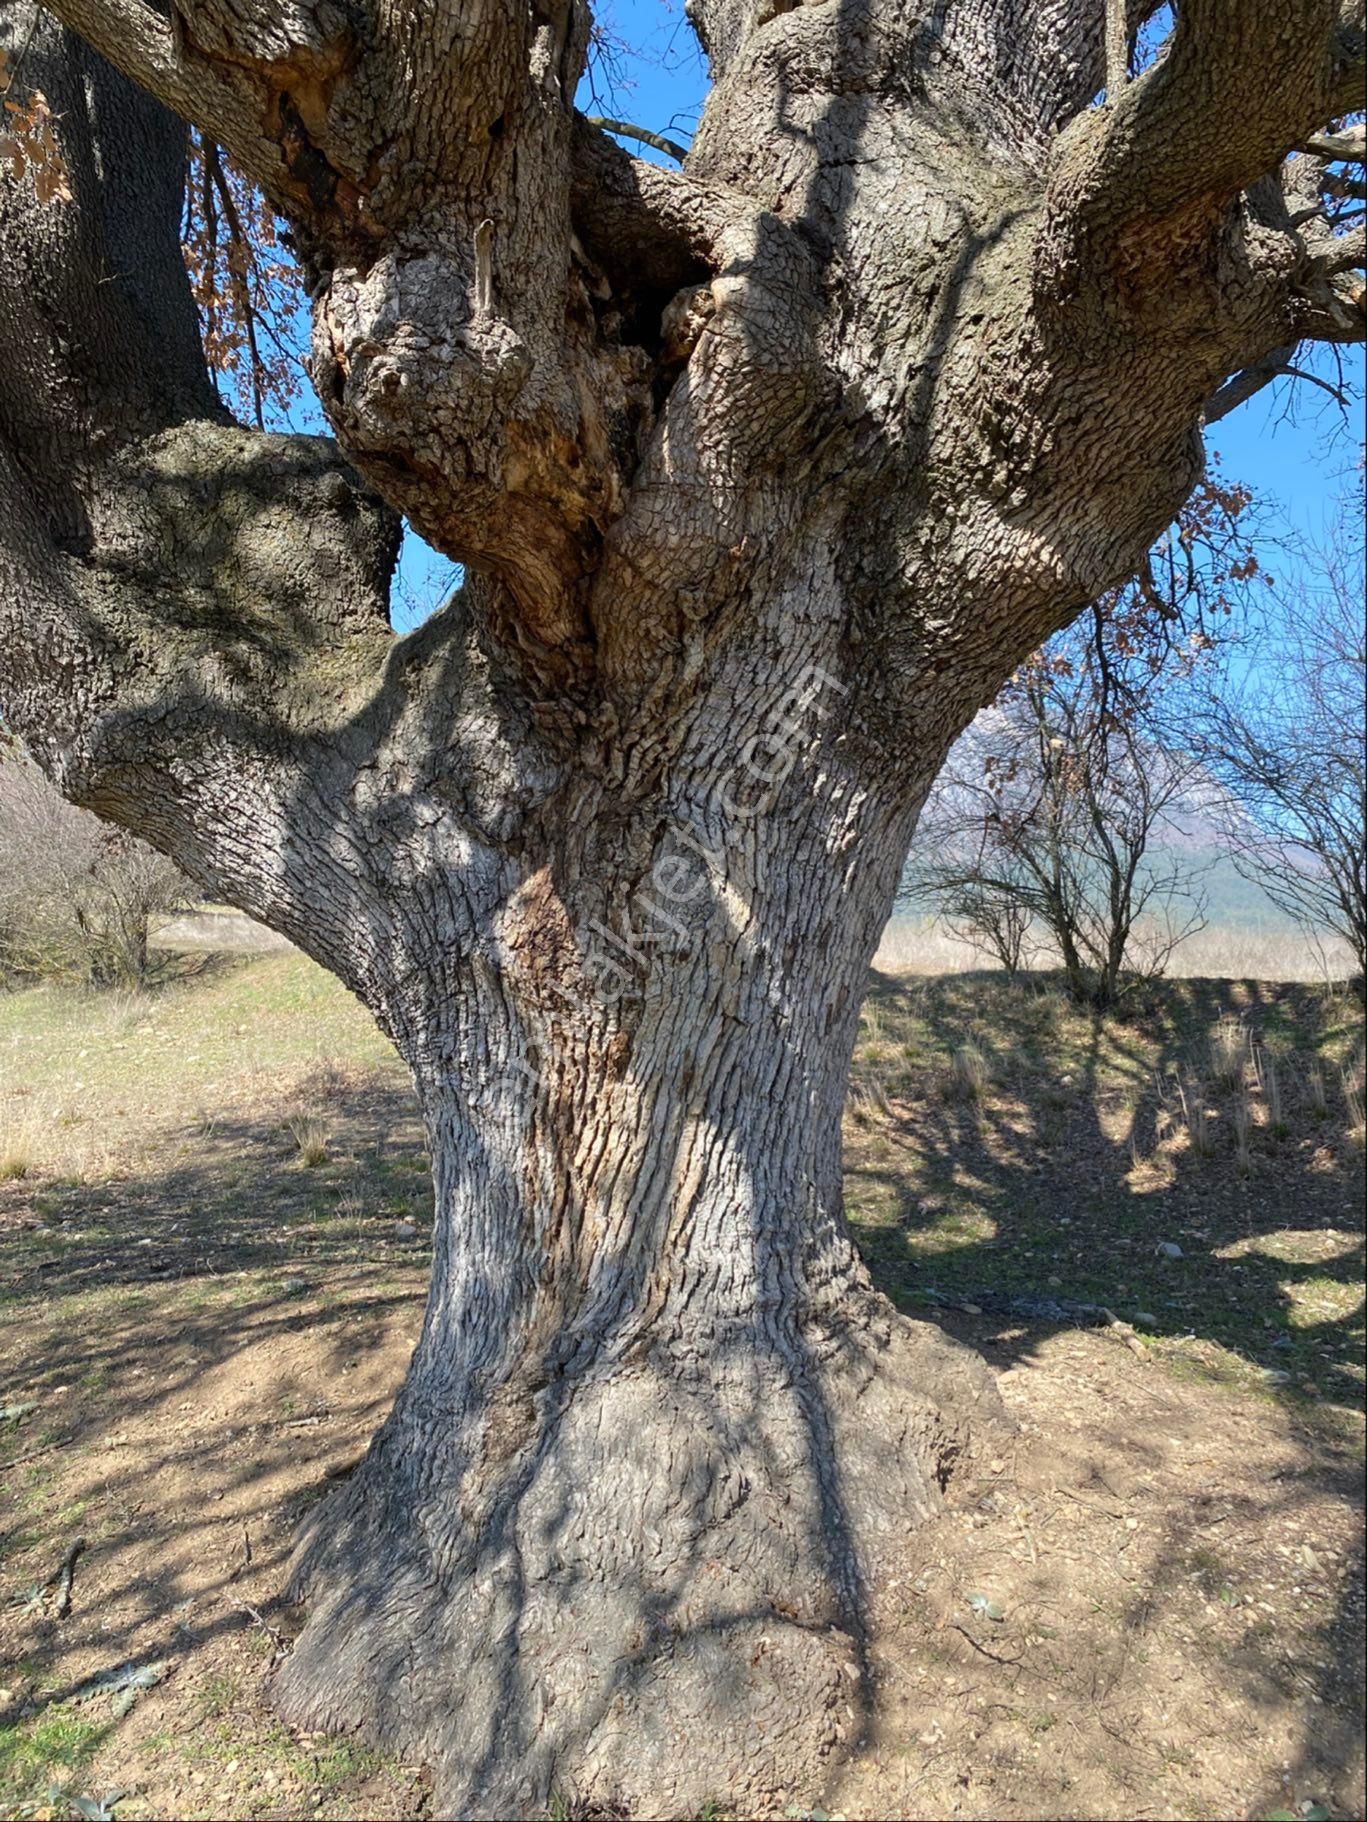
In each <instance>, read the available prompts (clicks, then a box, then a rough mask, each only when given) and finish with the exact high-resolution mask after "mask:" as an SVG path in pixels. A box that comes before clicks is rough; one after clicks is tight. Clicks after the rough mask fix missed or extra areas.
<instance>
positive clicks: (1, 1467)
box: [0, 1436, 71, 1474]
mask: <svg viewBox="0 0 1367 1822" xmlns="http://www.w3.org/2000/svg"><path fill="white" fill-rule="evenodd" d="M70 1441H71V1437H70V1436H59V1437H58V1438H57V1440H56V1441H55V1442H45V1443H43V1444H42V1445H41V1447H39V1448H36V1449H25V1450H24V1453H23V1454H22V1455H12V1456H11V1457H10V1459H9V1460H8V1461H0V1474H4V1473H6V1472H7V1471H8V1470H9V1469H10V1468H18V1467H20V1466H22V1465H23V1463H24V1462H26V1461H36V1460H37V1459H38V1457H39V1456H40V1455H50V1454H51V1453H52V1451H53V1450H54V1449H64V1448H65V1447H66V1445H67V1444H68V1443H69V1442H70Z"/></svg>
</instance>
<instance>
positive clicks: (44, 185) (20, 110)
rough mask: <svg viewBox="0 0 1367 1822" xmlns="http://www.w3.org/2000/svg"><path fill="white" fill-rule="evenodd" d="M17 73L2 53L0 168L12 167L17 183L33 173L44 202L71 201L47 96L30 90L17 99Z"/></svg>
mask: <svg viewBox="0 0 1367 1822" xmlns="http://www.w3.org/2000/svg"><path fill="white" fill-rule="evenodd" d="M17 73H18V72H17V70H12V69H11V68H10V61H9V53H8V52H7V51H3V50H0V114H2V115H3V118H2V119H0V169H4V168H5V167H8V175H9V176H10V178H11V179H13V180H14V181H15V182H20V181H21V180H22V179H23V178H24V177H25V176H26V175H27V174H28V173H30V172H31V173H32V176H33V187H34V190H35V191H36V193H37V197H38V200H39V202H40V203H50V202H70V201H72V190H71V179H70V176H69V174H68V172H67V168H66V160H65V159H64V158H63V157H62V149H61V147H60V146H59V145H58V143H57V136H56V133H55V132H54V131H53V123H54V116H53V112H52V109H51V107H50V106H49V105H48V99H47V96H46V95H45V94H44V93H43V91H42V90H41V89H30V90H29V92H28V95H27V97H26V98H25V99H23V100H16V99H15V94H16V93H17V92H18V91H15V86H14V85H15V78H16V76H17ZM12 91H13V92H12Z"/></svg>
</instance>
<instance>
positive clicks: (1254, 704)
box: [1189, 498, 1367, 977]
mask: <svg viewBox="0 0 1367 1822" xmlns="http://www.w3.org/2000/svg"><path fill="white" fill-rule="evenodd" d="M1363 555H1364V552H1363V531H1362V501H1361V499H1360V498H1358V499H1357V500H1355V501H1352V502H1350V503H1349V506H1348V509H1347V510H1345V511H1344V512H1343V513H1342V514H1341V515H1340V518H1339V521H1338V525H1337V528H1336V531H1335V534H1334V536H1333V538H1332V540H1330V541H1329V542H1328V543H1326V544H1322V545H1318V546H1316V545H1309V546H1302V547H1301V548H1300V550H1299V551H1298V553H1296V556H1295V559H1294V561H1293V562H1292V564H1291V566H1290V581H1289V585H1288V586H1287V587H1285V588H1282V589H1280V590H1279V591H1278V593H1277V595H1276V597H1275V598H1274V600H1273V601H1272V602H1271V603H1270V605H1269V608H1268V613H1267V631H1266V637H1265V638H1264V640H1263V641H1262V642H1261V644H1260V649H1259V653H1258V658H1257V662H1256V663H1255V664H1252V665H1247V666H1244V667H1243V668H1242V674H1241V677H1240V678H1239V679H1237V680H1232V679H1229V678H1225V679H1224V681H1223V683H1222V687H1221V688H1220V689H1219V690H1218V691H1206V692H1204V693H1203V695H1202V697H1201V699H1200V702H1199V707H1198V712H1197V713H1196V715H1195V717H1194V718H1193V726H1192V730H1191V733H1190V735H1189V738H1190V739H1191V741H1192V744H1193V746H1194V747H1195V748H1196V750H1197V751H1198V752H1199V753H1200V755H1201V757H1202V759H1203V761H1204V763H1205V764H1206V766H1207V767H1208V768H1209V770H1210V772H1211V774H1212V776H1213V777H1214V778H1216V779H1218V780H1219V781H1220V783H1221V784H1222V785H1223V786H1224V790H1225V797H1224V801H1223V808H1224V826H1225V835H1226V839H1227V840H1228V843H1229V847H1230V851H1231V854H1232V856H1233V859H1234V864H1235V865H1236V866H1237V867H1238V869H1239V871H1240V872H1241V873H1242V874H1243V875H1244V876H1245V878H1247V879H1249V880H1251V881H1252V882H1253V883H1254V884H1256V885H1258V886H1261V887H1262V889H1263V891H1265V892H1266V893H1267V895H1268V897H1269V898H1270V899H1272V900H1273V902H1274V903H1275V904H1277V905H1278V906H1279V907H1280V908H1281V909H1282V910H1283V911H1285V912H1286V913H1287V915H1288V916H1290V917H1292V918H1294V919H1295V920H1296V921H1297V922H1298V923H1299V924H1300V925H1301V927H1302V928H1303V929H1304V930H1305V932H1306V934H1307V936H1308V937H1309V938H1310V939H1311V940H1312V941H1313V940H1315V939H1317V938H1320V937H1322V936H1324V935H1325V934H1326V933H1327V932H1332V933H1333V934H1334V935H1336V936H1338V937H1340V938H1341V939H1342V940H1343V941H1344V942H1345V943H1346V944H1347V945H1348V948H1349V950H1350V951H1351V953H1352V955H1353V956H1354V958H1355V960H1356V970H1357V974H1358V976H1359V977H1362V976H1363V975H1364V973H1367V751H1365V750H1364V749H1365V748H1367V627H1365V626H1364V619H1363V606H1362V600H1363V580H1364V568H1363Z"/></svg>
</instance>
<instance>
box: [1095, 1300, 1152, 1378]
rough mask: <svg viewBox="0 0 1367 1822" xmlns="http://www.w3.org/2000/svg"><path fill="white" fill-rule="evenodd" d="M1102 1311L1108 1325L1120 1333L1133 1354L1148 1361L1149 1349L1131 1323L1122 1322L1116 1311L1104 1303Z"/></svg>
mask: <svg viewBox="0 0 1367 1822" xmlns="http://www.w3.org/2000/svg"><path fill="white" fill-rule="evenodd" d="M1101 1313H1102V1315H1103V1316H1104V1317H1105V1318H1106V1325H1107V1327H1108V1328H1113V1329H1114V1330H1115V1332H1116V1334H1117V1335H1119V1337H1120V1339H1121V1340H1122V1341H1123V1342H1124V1343H1125V1346H1126V1347H1127V1348H1128V1349H1129V1350H1130V1352H1131V1353H1132V1354H1136V1355H1138V1357H1139V1358H1140V1359H1141V1360H1142V1361H1144V1362H1146V1363H1147V1361H1148V1358H1149V1350H1148V1349H1147V1348H1146V1347H1145V1346H1144V1343H1143V1342H1142V1341H1141V1340H1140V1339H1139V1337H1138V1335H1136V1334H1135V1332H1134V1330H1133V1329H1132V1328H1131V1327H1130V1325H1129V1323H1128V1322H1122V1321H1121V1320H1120V1318H1119V1316H1117V1315H1116V1313H1115V1311H1114V1310H1108V1309H1107V1308H1106V1306H1105V1304H1104V1303H1103V1304H1102V1306H1101Z"/></svg>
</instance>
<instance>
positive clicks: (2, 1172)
mask: <svg viewBox="0 0 1367 1822" xmlns="http://www.w3.org/2000/svg"><path fill="white" fill-rule="evenodd" d="M35 1125H36V1123H35V1121H34V1119H33V1116H32V1114H30V1113H13V1112H12V1113H7V1114H6V1115H5V1116H4V1118H3V1120H0V1183H17V1182H18V1181H19V1180H20V1179H21V1178H23V1177H26V1176H27V1175H28V1174H29V1172H30V1171H31V1170H32V1169H33V1166H34V1161H35V1158H36V1156H37V1142H36V1130H35Z"/></svg>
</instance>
